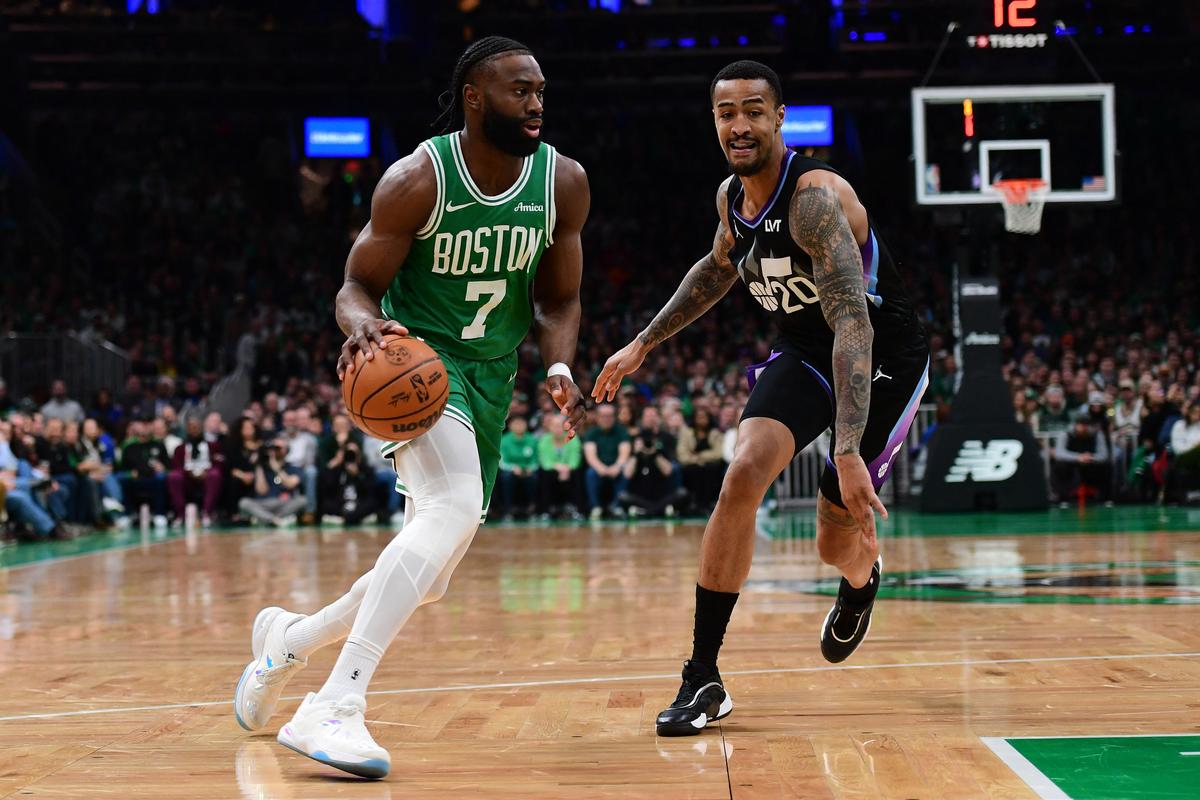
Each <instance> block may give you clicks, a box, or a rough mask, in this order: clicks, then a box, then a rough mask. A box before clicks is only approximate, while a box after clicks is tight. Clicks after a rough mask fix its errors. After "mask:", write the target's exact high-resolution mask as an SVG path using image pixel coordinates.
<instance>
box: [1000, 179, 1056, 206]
mask: <svg viewBox="0 0 1200 800" xmlns="http://www.w3.org/2000/svg"><path fill="white" fill-rule="evenodd" d="M1045 186H1046V182H1045V181H1044V180H1042V179H1041V178H1020V179H1013V180H1006V181H996V182H995V183H993V184H992V188H994V189H995V190H996V191H998V192H1000V193H1001V194H1003V195H1004V200H1005V202H1007V203H1026V202H1028V198H1029V192H1031V191H1036V190H1038V189H1042V188H1044V187H1045Z"/></svg>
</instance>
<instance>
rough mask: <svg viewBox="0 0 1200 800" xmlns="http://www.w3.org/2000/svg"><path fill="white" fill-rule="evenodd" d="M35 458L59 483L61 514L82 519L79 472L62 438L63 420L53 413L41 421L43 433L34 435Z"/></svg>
mask: <svg viewBox="0 0 1200 800" xmlns="http://www.w3.org/2000/svg"><path fill="white" fill-rule="evenodd" d="M36 441H37V459H38V462H39V463H40V464H41V465H42V469H43V471H44V472H46V473H47V474H48V475H49V476H50V478H51V479H52V480H53V481H54V483H55V484H56V485H57V486H58V487H59V490H60V492H61V494H60V495H59V496H60V497H61V498H62V500H61V502H62V507H63V511H64V513H65V518H66V519H68V520H70V521H71V522H83V521H84V517H85V514H86V511H85V509H84V508H83V506H82V501H81V499H80V498H81V495H82V492H81V491H80V485H79V475H78V473H76V471H75V462H74V459H73V457H72V452H71V448H70V446H68V445H67V442H66V424H65V423H64V422H63V421H62V420H61V419H59V418H57V417H50V418H48V419H47V420H46V423H45V436H44V437H42V438H38V439H36Z"/></svg>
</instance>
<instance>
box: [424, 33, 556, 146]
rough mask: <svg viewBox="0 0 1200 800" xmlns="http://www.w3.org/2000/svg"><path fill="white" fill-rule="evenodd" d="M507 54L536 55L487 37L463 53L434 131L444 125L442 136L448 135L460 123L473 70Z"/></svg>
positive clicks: (503, 39)
mask: <svg viewBox="0 0 1200 800" xmlns="http://www.w3.org/2000/svg"><path fill="white" fill-rule="evenodd" d="M508 53H520V54H524V55H533V51H532V50H530V49H529V48H528V47H526V46H525V45H523V44H521V43H520V42H518V41H516V40H515V39H509V38H507V37H505V36H485V37H484V38H482V39H480V40H479V41H478V42H475V43H474V44H472V45H471V46H470V47H468V48H467V49H466V50H464V51H463V54H462V55H461V56H459V58H458V63H457V64H455V65H454V72H453V73H451V75H450V88H449V89H448V90H446V91H445V92H443V93H442V96H441V97H440V98H439V100H438V103H439V105H440V106H441V108H442V113H441V114H439V115H438V118H437V119H435V120H434V121H433V127H437V126H438V125H439V124H442V133H446V132H448V131H449V130H450V129H451V128H453V127H454V126H455V125H457V124H459V123H461V121H462V117H463V110H462V93H463V86H465V85H466V84H467V78H468V77H469V76H470V74H471V70H473V69H475V67H477V66H478V65H480V64H482V63H483V62H485V61H488V60H489V59H492V58H495V57H496V56H499V55H505V54H508Z"/></svg>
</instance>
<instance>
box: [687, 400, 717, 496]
mask: <svg viewBox="0 0 1200 800" xmlns="http://www.w3.org/2000/svg"><path fill="white" fill-rule="evenodd" d="M723 453H724V437H723V436H722V435H721V432H720V431H718V430H717V429H716V428H715V427H714V426H713V424H712V416H711V415H710V414H709V413H708V409H707V408H697V409H696V413H695V414H694V415H693V416H692V424H691V425H685V426H684V427H683V428H682V429H681V430H680V432H679V446H678V456H679V465H680V466H681V467H682V468H683V487H684V488H685V489H687V491H688V493H689V494H690V496H691V498H692V504H693V506H694V507H695V508H696V510H698V511H699V512H701V513H703V514H708V513H710V512H711V511H712V509H713V507H714V506H715V505H716V503H717V495H718V494H719V493H720V491H721V481H722V479H723V478H724V477H725V458H724V455H723Z"/></svg>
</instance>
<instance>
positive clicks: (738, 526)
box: [593, 61, 929, 736]
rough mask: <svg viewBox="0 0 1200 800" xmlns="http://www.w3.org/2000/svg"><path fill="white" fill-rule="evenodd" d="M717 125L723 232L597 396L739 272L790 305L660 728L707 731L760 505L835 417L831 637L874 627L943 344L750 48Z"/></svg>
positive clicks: (826, 642) (706, 546)
mask: <svg viewBox="0 0 1200 800" xmlns="http://www.w3.org/2000/svg"><path fill="white" fill-rule="evenodd" d="M710 96H711V99H712V103H713V117H714V120H715V122H716V129H717V137H718V140H719V141H720V143H721V147H722V149H723V150H724V152H725V156H726V158H727V159H728V162H729V168H730V171H731V172H733V175H732V176H731V177H730V178H728V179H727V180H726V181H725V182H724V183H722V184H721V187H720V189H718V190H717V214H718V216H719V218H720V221H719V223H718V225H717V233H716V238H715V239H714V241H713V248H712V252H710V253H709V254H708V255H706V256H705V257H704V258H702V259H700V261H698V262H697V263H696V264H695V266H693V267H692V268H691V270H690V271H689V272H688V273H687V275H686V276H685V277H684V279H683V283H682V284H681V285H680V287H679V289H678V290H677V291H676V292H675V295H674V296H673V297H672V298H671V299H670V301H668V303H667V304H666V306H664V307H663V309H662V310H661V311H660V312H659V313H658V316H656V317H655V318H654V321H653V322H651V323H650V325H649V327H647V328H646V329H645V330H644V331H642V333H640V334H639V335H638V336H637V337H636V338H635V339H634V340H633V341H632V342H630V343H629V344H628V345H626V346H625V347H624V348H622V349H621V350H620V351H619V352H617V353H616V354H615V355H613V356H612V357H611V358H610V359H609V360H608V362H607V363H606V364H605V365H604V369H603V370H602V371H601V372H600V375H599V376H598V377H597V379H596V387H595V390H594V392H593V396H594V397H595V398H596V399H598V400H599V399H601V398H603V397H607V398H608V399H612V397H613V396H614V395H615V393H616V391H617V389H618V388H619V387H620V383H621V380H622V378H624V377H625V376H626V375H629V374H630V373H632V372H634V371H636V370H637V369H638V368H639V367H640V366H641V365H642V362H643V360H644V359H645V358H646V355H647V354H648V353H649V352H650V351H651V350H652V349H654V347H656V346H657V345H658V344H660V343H661V342H662V341H663V340H665V339H667V338H668V337H669V336H672V335H673V334H675V333H677V332H678V331H680V330H681V329H682V328H684V327H685V326H686V325H688V324H689V323H691V322H692V321H694V320H695V319H696V318H698V317H699V316H700V315H701V314H703V313H704V312H705V311H707V310H708V309H709V308H711V307H712V306H713V304H714V303H716V302H717V301H718V300H720V299H721V297H723V296H724V295H725V293H726V292H727V291H729V289H730V287H732V286H733V284H734V283H735V282H736V281H737V279H738V278H739V277H741V279H742V281H743V282H744V283H745V284H746V288H747V289H748V290H749V291H750V294H751V295H752V296H753V297H754V298H755V300H757V301H758V303H759V304H760V305H761V306H762V307H763V309H764V310H765V311H766V312H767V313H768V314H769V315H770V316H771V317H772V318H773V319H774V320H775V321H776V323H777V326H778V329H779V338H778V339H777V341H776V342H775V344H774V346H773V348H772V352H771V357H770V358H769V359H768V360H767V361H765V362H764V363H762V364H756V365H754V366H753V367H751V368H750V369H749V370H748V373H749V374H748V378H749V381H750V384H751V392H750V399H749V401H748V402H747V404H746V408H745V411H744V413H743V414H742V420H741V423H740V424H739V427H738V440H737V447H736V449H735V451H734V458H733V461H732V463H730V465H729V469H728V471H727V472H726V474H725V481H724V483H723V485H722V486H721V494H720V498H719V500H718V502H717V507H716V509H715V510H714V511H713V514H712V516H711V517H710V519H709V521H708V525H707V527H706V528H705V531H704V539H703V542H702V543H701V546H700V573H699V580H698V582H697V585H696V622H695V629H694V639H693V650H692V657H691V658H690V659H689V660H688V661H687V662H685V663H684V667H683V685H682V687H680V690H679V695H678V696H677V697H676V699H675V702H674V703H672V704H671V705H670V707H668V708H667V709H665V710H664V711H663V712H662V713H660V714H659V716H658V720H657V731H658V734H659V735H661V736H680V735H688V734H695V733H699V732H700V731H701V730H702V729H703V728H704V726H705V725H707V724H708V723H709V722H712V721H714V720H717V719H721V718H722V717H725V716H726V715H728V714H729V712H730V711H732V710H733V701H732V700H731V699H730V697H729V694H728V693H727V692H726V691H725V687H724V684H723V683H722V681H721V676H720V673H719V672H718V671H717V653H718V651H719V650H720V647H721V643H722V641H723V639H724V636H725V628H726V626H727V625H728V623H729V617H730V615H731V613H732V612H733V606H734V603H735V602H736V601H737V597H738V592H739V591H740V590H741V587H742V583H743V582H744V581H745V580H746V576H747V574H748V573H749V571H750V560H751V557H752V555H753V552H754V518H755V512H756V511H757V509H758V507H759V505H760V504H761V503H762V499H763V496H764V495H765V493H766V491H767V489H768V488H769V487H770V485H771V483H772V482H773V481H774V480H775V478H776V477H777V476H778V475H779V473H780V472H781V471H782V470H783V469H784V467H786V466H787V464H788V462H790V461H791V460H792V458H793V457H794V456H795V455H796V453H798V452H799V451H800V450H802V449H803V448H804V447H806V446H807V445H808V444H809V443H810V442H812V441H813V440H814V439H816V438H817V436H819V435H820V434H821V433H822V432H823V431H824V430H825V429H826V428H829V427H830V426H832V427H833V440H832V442H831V445H830V460H829V461H828V462H827V464H826V468H825V471H824V474H823V475H822V476H821V489H820V494H819V496H818V498H817V551H818V552H819V553H820V556H821V559H822V560H823V561H824V562H825V563H827V564H831V565H833V566H835V567H837V568H838V569H839V570H840V571H841V573H842V581H841V585H840V588H839V590H838V597H837V600H836V601H835V602H834V605H833V608H832V609H831V610H830V612H829V614H828V615H827V616H826V617H825V622H824V625H823V627H822V630H821V640H820V641H821V652H822V654H823V655H824V656H825V658H826V659H828V660H829V661H831V662H835V663H836V662H840V661H843V660H844V659H846V658H847V657H848V656H849V655H850V654H851V653H853V652H854V650H855V649H856V648H857V647H858V645H859V644H860V643H861V642H862V641H863V639H864V638H865V637H866V635H867V631H868V629H869V627H870V622H871V610H872V607H873V605H874V602H875V593H876V591H877V590H878V588H879V579H880V572H881V570H882V568H883V562H882V559H881V558H880V556H879V543H878V540H877V539H876V535H875V512H876V511H878V512H879V513H880V514H882V515H883V516H884V517H885V518H886V517H887V510H886V509H885V508H884V507H883V504H882V503H881V502H880V501H879V497H878V496H877V495H876V491H877V490H878V489H879V487H881V486H882V485H883V482H884V481H885V480H886V479H887V476H888V472H889V469H890V467H891V464H892V460H893V459H894V458H895V457H896V454H897V452H898V451H899V450H900V445H901V443H902V442H903V441H904V437H905V434H906V433H907V432H908V428H909V426H910V425H911V423H912V420H913V417H914V416H915V415H916V409H917V405H918V403H919V402H920V399H921V395H922V394H923V393H924V391H925V387H926V385H927V384H928V382H929V377H928V367H929V349H928V346H927V344H926V341H925V336H924V333H923V331H922V328H921V325H920V323H919V321H918V320H917V317H916V315H915V314H914V313H913V310H912V307H911V306H910V304H909V302H908V298H907V297H906V295H905V291H904V288H903V286H902V284H901V280H900V275H899V273H898V271H897V269H896V265H895V264H894V262H893V261H892V259H891V256H890V255H889V253H888V251H887V249H886V248H885V247H884V245H883V242H882V241H881V240H880V239H879V237H878V236H877V234H876V233H875V230H874V227H873V225H872V224H871V219H870V217H869V216H868V214H867V210H866V209H865V208H864V207H863V205H862V203H861V202H859V200H858V197H857V195H855V193H854V189H853V188H851V186H850V184H849V183H847V182H846V180H845V179H844V178H842V177H841V176H840V175H839V174H838V173H837V172H836V171H834V170H833V169H832V168H831V167H829V166H828V165H827V164H825V163H823V162H821V161H817V160H816V159H812V158H806V157H804V156H801V155H797V154H796V153H793V152H791V151H789V150H788V149H787V147H786V146H785V145H784V143H783V135H782V133H781V128H782V125H783V118H784V105H783V98H782V91H781V88H780V84H779V77H778V76H777V75H776V74H775V72H774V71H773V70H771V69H770V68H769V67H767V66H764V65H763V64H759V63H757V62H754V61H738V62H735V63H733V64H730V65H729V66H728V67H726V68H725V69H723V70H721V72H720V73H718V74H717V76H716V79H714V80H713V83H712V86H711V88H710Z"/></svg>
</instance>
